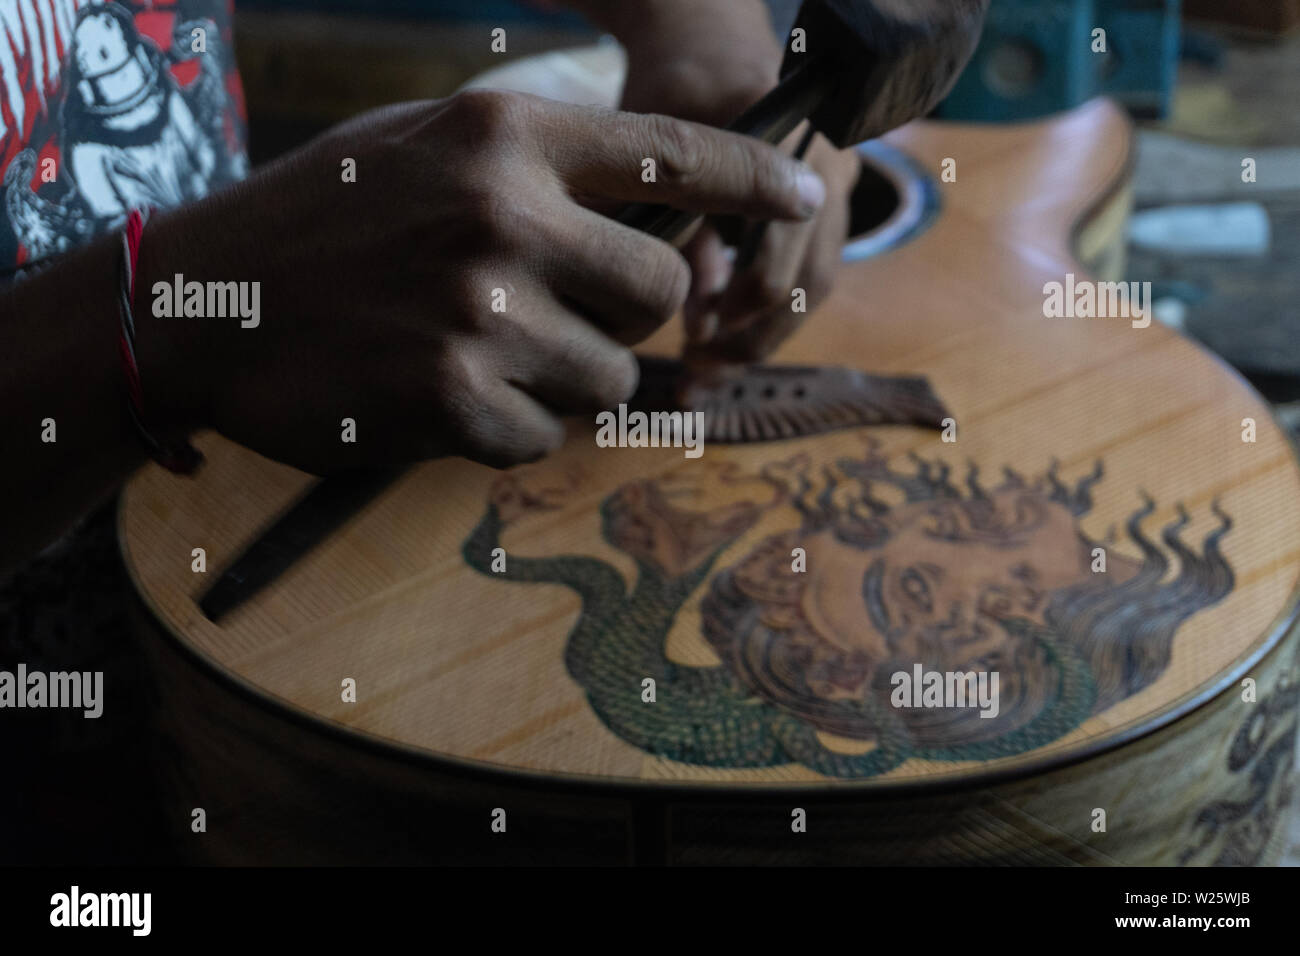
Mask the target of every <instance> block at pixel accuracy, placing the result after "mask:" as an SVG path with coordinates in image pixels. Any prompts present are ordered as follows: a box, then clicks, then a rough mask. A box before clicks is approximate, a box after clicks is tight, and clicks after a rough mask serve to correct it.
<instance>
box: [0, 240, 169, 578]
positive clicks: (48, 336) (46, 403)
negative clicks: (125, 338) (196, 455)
mask: <svg viewBox="0 0 1300 956" xmlns="http://www.w3.org/2000/svg"><path fill="white" fill-rule="evenodd" d="M120 250H121V245H120V240H119V241H115V240H113V239H105V240H101V241H99V242H96V243H94V244H93V245H91V246H89V247H87V248H85V249H81V250H78V251H76V252H73V253H70V254H69V255H67V256H66V257H64V258H63V259H62V260H61V261H60V262H58V263H57V264H56V265H53V266H51V267H50V268H48V269H47V270H45V271H44V272H41V273H39V274H37V275H35V276H32V277H29V278H28V279H26V280H24V281H21V282H19V283H17V284H15V285H14V286H12V287H10V288H8V289H5V290H4V291H3V292H0V328H4V329H5V330H6V332H7V335H6V338H7V341H8V347H7V348H5V349H4V350H0V409H3V413H0V445H2V447H3V448H4V451H5V455H4V468H3V471H2V476H0V509H3V515H4V518H3V522H2V523H3V525H4V529H5V530H4V533H3V534H2V535H0V572H3V571H6V570H9V569H12V568H13V567H15V566H16V565H18V564H20V563H21V562H22V561H23V560H25V559H26V558H29V557H31V556H32V555H33V554H34V553H36V552H37V551H38V550H39V549H40V548H41V547H43V546H44V545H46V544H48V543H49V542H50V541H52V540H53V539H55V538H56V537H57V536H58V535H59V534H60V533H61V532H63V531H65V530H66V529H67V528H68V527H69V526H70V525H71V524H72V523H73V522H75V520H76V519H77V518H78V517H80V516H81V515H82V514H84V513H85V512H86V511H87V510H89V509H90V508H91V507H93V506H94V505H95V504H96V503H98V502H99V501H101V500H102V499H103V498H104V497H105V495H107V494H108V493H109V492H111V491H112V490H113V489H114V488H116V487H117V486H118V485H119V484H120V483H121V482H122V481H123V480H124V479H125V477H126V476H128V475H129V474H130V473H131V472H132V471H133V470H134V469H135V468H136V467H138V466H139V465H140V464H141V463H142V462H143V461H144V460H145V455H144V451H143V445H142V444H141V442H140V440H139V438H138V437H137V436H136V434H135V433H134V430H133V426H132V424H131V419H130V416H129V413H128V411H127V405H126V397H125V396H126V393H125V379H124V374H123V369H122V363H121V359H120V357H119V352H118V331H117V330H118V326H119V320H118V314H117V297H118V260H119V258H120V255H121V251H120ZM163 346H164V343H162V342H160V341H154V342H152V343H148V345H147V346H146V345H145V344H144V343H141V348H142V349H143V353H142V354H141V356H140V360H141V365H142V368H147V369H149V370H153V369H155V368H157V367H158V366H159V365H160V364H161V363H160V358H161V356H158V355H157V354H156V353H157V351H158V349H159V348H161V347H163ZM148 387H149V385H148V383H147V382H146V389H148Z"/></svg>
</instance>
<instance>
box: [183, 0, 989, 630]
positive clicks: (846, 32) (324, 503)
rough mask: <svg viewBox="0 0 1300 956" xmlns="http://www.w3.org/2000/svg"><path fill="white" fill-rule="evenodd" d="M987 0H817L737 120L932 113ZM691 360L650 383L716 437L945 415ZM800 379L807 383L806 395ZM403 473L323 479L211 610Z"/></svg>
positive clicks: (839, 138) (918, 384)
mask: <svg viewBox="0 0 1300 956" xmlns="http://www.w3.org/2000/svg"><path fill="white" fill-rule="evenodd" d="M988 3H989V0H806V2H805V3H804V5H803V7H802V9H801V10H800V13H799V19H798V21H797V22H796V24H795V29H796V30H803V31H804V32H803V34H802V38H803V43H802V44H801V49H800V50H796V49H795V44H794V43H791V46H790V48H789V50H788V52H787V54H786V58H785V63H784V64H783V66H782V80H781V82H780V84H779V85H778V86H777V87H776V89H774V90H773V91H772V92H771V93H769V94H768V95H767V96H765V97H764V98H763V99H762V100H760V101H759V102H758V103H756V104H755V105H754V106H753V107H751V108H750V109H749V110H747V111H746V112H745V113H744V115H742V116H741V117H740V119H738V120H737V121H736V122H735V123H733V124H732V126H731V129H732V130H733V131H735V132H739V133H743V134H745V135H749V136H754V137H756V138H758V139H762V140H764V141H765V142H768V143H774V144H775V143H779V142H781V141H782V140H783V139H785V137H786V136H788V135H789V134H790V133H791V132H792V131H793V130H794V129H795V128H796V127H797V126H798V125H799V124H800V123H802V122H803V121H804V120H810V121H811V125H812V128H813V129H816V130H817V131H818V132H820V133H822V134H823V135H824V136H826V138H827V139H829V140H830V141H831V142H832V143H834V144H836V145H837V146H839V147H842V148H847V147H849V146H853V145H856V144H857V143H860V142H863V141H865V140H868V139H871V138H873V137H875V136H879V135H881V134H882V133H885V132H887V131H889V130H891V129H894V128H895V127H898V126H901V125H903V124H904V123H906V122H909V121H910V120H913V119H915V118H916V117H918V116H924V115H925V114H926V113H928V112H929V111H930V110H931V109H932V108H933V107H934V106H935V105H936V104H937V103H938V102H939V100H940V99H942V98H943V96H944V94H945V93H947V91H948V89H949V88H950V87H951V86H952V84H953V83H954V82H956V79H957V76H958V74H959V73H960V72H961V69H962V67H964V66H965V64H966V62H967V61H968V60H969V59H970V56H971V54H972V52H973V51H974V49H975V44H976V42H977V41H978V40H979V33H980V27H981V25H982V23H983V19H984V13H985V11H986V10H987V8H988ZM699 218H700V217H699V216H698V215H697V214H695V213H692V212H686V211H682V210H677V209H671V208H669V207H666V206H654V205H645V204H635V205H632V206H629V207H627V208H626V209H624V210H623V212H622V213H621V214H620V215H619V216H618V221H619V222H621V223H623V224H624V225H628V226H632V227H633V228H636V229H640V230H642V231H643V232H646V233H649V234H650V235H653V236H657V237H659V238H661V239H664V240H665V241H669V242H672V241H674V240H676V239H678V238H679V237H680V236H681V235H682V234H683V233H684V232H685V231H686V230H687V229H689V228H690V226H691V225H692V224H693V223H694V222H695V221H696V220H697V219H699ZM680 369H681V366H680V364H677V363H674V365H671V366H670V365H665V364H663V363H661V362H658V361H652V362H650V363H649V364H648V365H646V373H647V374H646V388H647V389H653V388H666V389H668V391H665V392H663V393H662V394H661V396H660V398H659V399H656V400H657V401H661V404H658V405H657V410H664V409H666V408H675V407H681V405H682V403H684V402H685V403H689V404H688V405H687V408H688V409H692V408H698V410H700V411H703V412H704V413H705V416H706V419H705V421H706V440H713V441H718V442H728V441H731V442H734V441H763V440H771V439H774V438H777V439H779V438H794V437H800V436H801V435H808V434H815V433H817V432H820V431H827V430H830V429H832V428H848V427H853V426H855V425H870V424H886V423H890V422H894V423H902V424H920V425H927V426H937V425H938V423H939V421H940V420H941V419H942V418H943V417H945V416H944V413H943V409H942V406H941V405H940V404H939V402H938V400H937V399H935V397H934V395H933V394H932V393H931V392H930V390H929V386H928V384H927V383H925V381H924V380H923V379H901V380H899V379H893V380H891V379H881V378H873V377H871V376H868V375H865V374H864V373H861V372H855V371H852V370H848V369H785V370H782V369H779V368H767V369H762V368H751V369H747V370H743V371H741V372H739V373H733V378H730V379H728V380H727V381H726V382H725V383H719V382H714V383H701V382H696V383H694V384H688V385H687V386H685V389H686V394H672V393H671V390H672V389H673V388H674V387H676V385H675V384H673V383H680V382H681V381H682V376H681V374H680ZM735 375H738V376H739V378H735V377H734V376H735ZM670 379H671V381H670ZM760 382H761V383H762V384H761V385H760V384H759V383H760ZM797 383H802V389H803V391H802V393H800V392H799V389H800V387H801V386H800V384H797ZM751 388H756V389H757V393H756V394H757V396H758V404H757V405H751V404H749V403H748V402H747V401H746V399H745V395H746V393H747V391H748V390H749V389H751ZM728 389H729V391H728ZM737 389H741V391H740V392H739V393H738V392H737V391H736V390H737ZM769 392H770V396H769ZM641 394H642V396H643V397H642V398H641V399H640V401H641V402H642V404H651V403H650V402H649V401H648V400H647V399H646V398H645V397H644V396H645V394H646V392H645V391H643V392H642V393H641ZM778 395H779V396H781V398H780V400H777V398H776V396H778ZM765 396H769V397H765ZM400 474H401V472H394V471H387V472H383V473H377V474H376V473H371V474H364V475H353V476H343V477H331V478H329V479H326V480H323V481H321V482H319V483H318V484H317V485H315V486H314V487H313V489H312V490H311V491H310V492H308V493H307V495H306V496H305V497H304V498H303V499H302V500H301V501H299V502H298V503H297V504H296V505H294V506H293V507H292V508H290V510H289V511H288V512H286V513H285V515H284V516H283V517H281V518H280V519H279V520H278V521H277V522H276V523H275V524H274V525H272V526H271V527H270V528H269V529H267V531H266V532H265V533H264V534H263V535H262V536H260V537H259V538H258V540H256V541H255V542H254V543H253V544H252V545H251V546H250V547H249V549H248V550H247V551H246V552H245V553H244V554H243V555H241V556H240V557H239V558H238V559H236V561H235V563H234V565H233V566H232V567H231V568H229V569H228V570H227V571H226V572H225V573H224V574H223V575H222V576H221V578H220V579H219V580H218V581H217V582H216V584H215V585H214V586H213V587H212V588H211V590H209V591H208V592H207V593H206V594H205V595H204V596H203V597H202V598H201V599H200V601H199V607H200V608H201V609H202V610H203V613H205V614H206V615H208V617H209V618H212V619H213V620H216V619H218V618H219V617H221V616H222V615H223V614H226V613H228V612H229V611H231V610H233V609H234V608H236V607H238V606H239V605H240V604H242V603H243V602H244V601H246V600H248V598H250V597H251V596H252V595H254V594H256V593H257V592H258V591H260V590H261V589H262V588H264V587H265V586H266V585H268V584H270V583H271V582H272V581H274V580H275V579H276V578H277V577H279V576H280V574H282V573H283V572H284V571H285V570H286V569H287V568H289V567H290V566H291V565H292V564H293V563H294V562H295V561H296V560H297V559H298V558H299V557H301V556H302V555H303V554H305V553H307V552H308V551H310V550H311V549H312V548H314V547H315V546H316V545H317V544H319V543H320V541H322V540H323V539H324V538H326V537H327V536H328V535H329V534H330V533H331V532H333V531H334V530H336V529H337V528H338V527H339V526H341V525H342V524H343V523H344V522H346V521H347V520H348V519H349V518H350V517H352V516H353V515H355V514H356V513H357V512H359V511H360V510H361V509H362V508H364V507H365V506H366V505H367V504H368V503H369V502H370V501H372V500H373V499H374V498H375V497H376V496H377V495H378V494H379V493H380V492H381V491H383V490H384V489H385V488H387V487H388V486H389V485H390V484H391V483H392V482H393V481H394V480H396V478H397V477H398V476H399V475H400Z"/></svg>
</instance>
